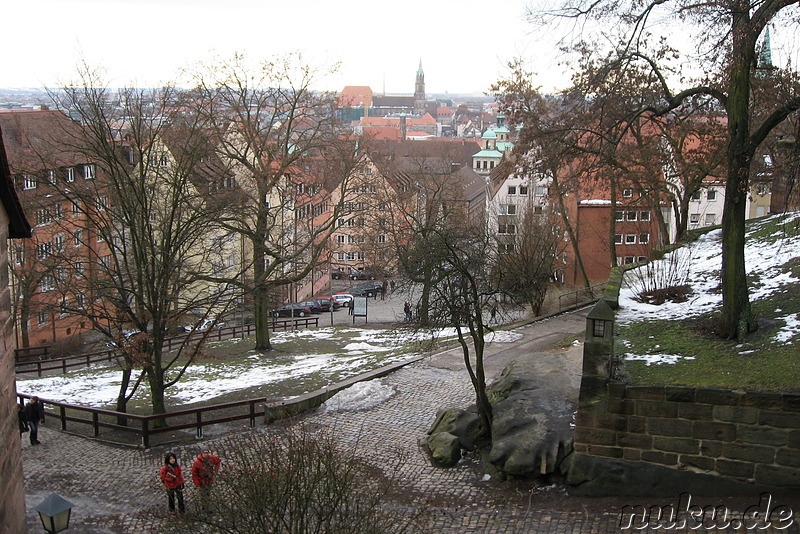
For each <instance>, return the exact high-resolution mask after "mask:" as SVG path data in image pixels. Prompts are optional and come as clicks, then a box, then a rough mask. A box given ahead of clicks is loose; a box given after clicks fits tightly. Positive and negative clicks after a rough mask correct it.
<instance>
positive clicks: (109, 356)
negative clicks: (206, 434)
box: [14, 317, 319, 376]
mask: <svg viewBox="0 0 800 534" xmlns="http://www.w3.org/2000/svg"><path fill="white" fill-rule="evenodd" d="M269 327H270V330H272V331H274V332H275V331H281V330H296V329H298V328H312V327H313V328H316V327H319V317H298V318H294V319H275V320H273V321H271V322H270V325H269ZM254 333H255V326H254V325H244V326H231V327H225V328H215V329H213V330H211V331H210V332H195V333H193V334H192V333H186V334H183V335H180V336H174V337H169V338H167V339H165V340H164V350H167V351H169V350H173V349H175V348H176V347H179V346H181V345H182V344H183V343H187V342H191V341H195V340H198V339H200V338H201V337H202V336H203V335H204V334H205V335H206V341H221V340H223V339H231V338H234V337H247V336H252V335H253V334H254ZM187 339H188V341H187ZM43 354H46V351H45V352H44V353H43ZM116 360H117V355H116V350H115V349H113V348H111V349H106V350H101V351H97V352H87V353H83V354H74V355H72V356H64V357H61V358H45V356H44V355H35V353H34V354H33V355H31V354H28V355H20V354H18V355H17V356H16V357H15V359H14V369H15V372H16V373H17V374H27V373H36V376H43V374H44V373H45V372H48V371H58V372H60V373H66V372H67V371H68V370H70V369H73V368H77V367H81V368H82V367H88V366H90V365H92V364H95V363H114V362H116Z"/></svg>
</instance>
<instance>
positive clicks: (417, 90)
mask: <svg viewBox="0 0 800 534" xmlns="http://www.w3.org/2000/svg"><path fill="white" fill-rule="evenodd" d="M414 113H415V114H417V115H420V116H422V115H425V73H424V72H422V58H420V60H419V68H418V69H417V83H416V84H415V85H414Z"/></svg>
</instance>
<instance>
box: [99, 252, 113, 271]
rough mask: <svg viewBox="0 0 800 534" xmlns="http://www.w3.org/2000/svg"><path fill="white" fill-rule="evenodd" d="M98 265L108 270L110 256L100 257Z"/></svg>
mask: <svg viewBox="0 0 800 534" xmlns="http://www.w3.org/2000/svg"><path fill="white" fill-rule="evenodd" d="M100 265H101V266H102V267H103V268H104V269H108V268H109V267H110V266H111V254H108V255H106V256H100Z"/></svg>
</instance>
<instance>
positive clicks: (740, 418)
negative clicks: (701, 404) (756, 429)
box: [714, 406, 759, 424]
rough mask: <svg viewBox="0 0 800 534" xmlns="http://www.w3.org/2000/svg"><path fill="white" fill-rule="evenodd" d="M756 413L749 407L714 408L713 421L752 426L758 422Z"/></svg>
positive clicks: (756, 411) (755, 410) (756, 410)
mask: <svg viewBox="0 0 800 534" xmlns="http://www.w3.org/2000/svg"><path fill="white" fill-rule="evenodd" d="M758 412H759V411H758V409H756V408H753V407H751V406H714V419H716V420H718V421H730V422H733V423H750V424H753V423H755V422H756V421H758Z"/></svg>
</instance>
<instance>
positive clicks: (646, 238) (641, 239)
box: [639, 234, 650, 245]
mask: <svg viewBox="0 0 800 534" xmlns="http://www.w3.org/2000/svg"><path fill="white" fill-rule="evenodd" d="M649 242H650V234H639V243H641V244H642V245H646V244H648V243H649Z"/></svg>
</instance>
